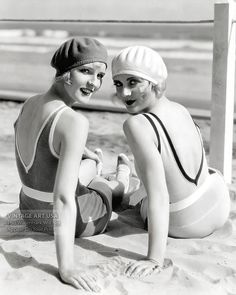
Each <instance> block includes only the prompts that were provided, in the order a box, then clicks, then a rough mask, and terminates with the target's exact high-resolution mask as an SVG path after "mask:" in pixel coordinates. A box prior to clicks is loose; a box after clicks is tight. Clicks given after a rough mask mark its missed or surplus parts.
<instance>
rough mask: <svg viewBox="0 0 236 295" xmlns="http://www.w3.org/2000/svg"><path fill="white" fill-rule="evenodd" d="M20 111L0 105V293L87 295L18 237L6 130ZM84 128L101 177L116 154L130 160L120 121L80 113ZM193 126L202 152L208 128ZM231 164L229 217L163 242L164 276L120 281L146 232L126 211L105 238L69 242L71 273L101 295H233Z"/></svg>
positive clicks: (41, 250)
mask: <svg viewBox="0 0 236 295" xmlns="http://www.w3.org/2000/svg"><path fill="white" fill-rule="evenodd" d="M20 106H21V104H17V103H12V102H1V103H0V254H1V255H0V293H1V294H3V295H18V294H22V295H23V294H24V295H28V294H35V295H36V294H40V295H41V294H45V293H48V292H50V294H57V295H59V294H67V295H72V294H88V293H87V292H83V291H78V290H76V289H74V288H73V287H71V286H68V285H66V284H63V283H62V282H61V281H60V280H59V277H58V272H57V261H56V252H55V246H54V240H53V238H52V237H50V236H48V235H44V234H41V233H33V232H30V231H28V230H26V228H25V226H24V223H23V222H22V220H21V219H20V214H19V210H18V193H19V191H20V181H19V177H18V174H17V170H16V165H15V159H14V136H13V123H14V121H15V119H16V117H17V115H18V113H19V109H20ZM84 113H85V115H86V116H87V117H88V118H89V121H90V130H91V132H90V135H89V138H88V147H89V148H91V149H95V148H96V147H100V148H102V149H103V151H104V159H105V161H104V162H105V163H104V172H105V173H113V172H114V171H115V166H116V157H117V154H118V153H120V152H124V153H127V154H128V155H129V157H130V159H131V160H132V159H133V158H132V155H131V153H130V150H129V148H128V147H127V143H126V140H125V138H124V136H123V132H122V128H121V126H122V123H123V121H124V120H125V119H126V118H127V117H128V115H127V114H124V113H123V114H119V113H109V112H96V111H86V112H85V111H84ZM196 121H197V123H198V124H199V125H200V128H201V131H202V134H203V139H204V145H205V148H206V152H207V153H208V152H209V132H210V121H209V120H196ZM235 183H236V162H235V160H234V162H233V182H232V184H231V185H230V191H231V200H232V207H231V214H230V218H229V220H228V221H227V223H226V224H225V225H224V226H223V227H222V228H221V229H220V230H218V231H217V232H215V233H214V234H212V235H210V236H208V237H206V238H203V239H173V238H168V245H167V251H166V260H165V266H166V267H165V269H164V270H163V271H162V272H161V273H160V274H157V275H153V276H149V277H146V278H144V279H131V278H127V277H126V276H124V275H123V270H124V269H125V267H126V265H127V264H128V263H129V262H130V261H132V260H135V259H139V258H142V257H144V255H146V252H147V232H146V231H145V230H144V229H143V223H142V220H141V218H140V216H139V213H138V212H137V211H136V210H134V209H126V210H124V211H121V212H114V213H113V214H112V219H111V221H110V223H109V226H108V229H107V231H106V232H105V233H104V234H102V235H98V236H94V237H90V238H81V239H76V241H75V260H76V265H78V267H79V268H81V269H83V270H85V271H89V272H91V273H94V274H95V275H97V277H98V279H99V284H100V286H101V287H102V291H101V292H100V294H104V295H106V294H107V295H108V294H109V295H110V294H112V295H118V294H122V295H139V294H140V295H141V294H142V295H143V294H145V295H154V294H155V295H156V294H158V295H162V294H163V295H164V294H168V295H172V294H173V295H177V294H181V295H185V294H186V295H187V294H188V295H189V294H191V295H195V294H207V295H209V294H214V295H216V294H220V295H223V294H227V295H233V294H236V228H235V226H236V206H235V204H236V194H235V191H236V189H235V187H236V184H235Z"/></svg>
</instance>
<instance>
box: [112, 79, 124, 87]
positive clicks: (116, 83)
mask: <svg viewBox="0 0 236 295" xmlns="http://www.w3.org/2000/svg"><path fill="white" fill-rule="evenodd" d="M113 84H114V85H115V86H116V87H121V86H122V83H121V82H120V81H116V80H115V81H114V83H113Z"/></svg>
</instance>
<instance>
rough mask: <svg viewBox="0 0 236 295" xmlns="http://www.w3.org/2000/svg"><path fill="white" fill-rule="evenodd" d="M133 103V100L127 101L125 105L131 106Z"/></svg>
mask: <svg viewBox="0 0 236 295" xmlns="http://www.w3.org/2000/svg"><path fill="white" fill-rule="evenodd" d="M133 103H135V100H133V99H130V100H127V101H126V102H125V104H126V105H128V106H131V105H132V104H133Z"/></svg>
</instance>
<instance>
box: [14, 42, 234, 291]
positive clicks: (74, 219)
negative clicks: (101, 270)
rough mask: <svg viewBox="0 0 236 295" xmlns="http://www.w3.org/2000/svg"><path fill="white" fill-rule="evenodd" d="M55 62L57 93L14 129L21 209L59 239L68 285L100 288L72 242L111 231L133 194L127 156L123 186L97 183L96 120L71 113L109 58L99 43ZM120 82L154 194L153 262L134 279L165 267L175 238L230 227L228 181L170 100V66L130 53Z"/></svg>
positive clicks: (148, 199) (37, 103) (115, 71)
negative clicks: (118, 203) (91, 137)
mask: <svg viewBox="0 0 236 295" xmlns="http://www.w3.org/2000/svg"><path fill="white" fill-rule="evenodd" d="M51 65H52V66H53V67H54V68H55V69H56V77H55V80H54V82H53V83H52V86H51V87H50V89H49V90H48V91H47V92H46V93H44V94H39V95H36V96H34V97H32V98H30V99H28V100H27V101H26V103H25V104H24V105H23V108H22V110H21V113H20V115H19V117H18V119H17V121H16V123H15V137H16V140H15V144H16V161H17V167H18V171H19V175H20V178H21V181H22V190H21V193H20V209H21V212H22V214H23V216H24V213H27V218H26V219H25V220H26V222H27V225H28V226H29V227H30V228H31V229H32V230H34V231H43V232H47V233H51V234H52V233H54V237H55V243H56V251H57V259H58V266H59V273H60V276H61V279H62V280H63V281H64V282H66V283H69V284H71V285H73V286H75V287H76V288H82V289H84V290H88V291H98V290H99V287H98V285H97V283H96V280H95V281H94V279H93V278H91V277H90V276H89V275H87V274H83V272H81V271H79V270H77V269H76V267H75V263H74V254H73V247H74V237H75V236H76V237H81V236H89V235H93V234H98V233H101V232H103V231H104V230H105V229H106V226H107V223H108V221H109V219H110V216H111V211H112V199H114V198H117V197H118V198H119V197H120V196H121V195H122V194H124V192H126V191H127V189H128V185H129V174H130V168H129V163H128V161H127V159H126V157H125V156H123V155H120V156H119V157H118V169H117V178H116V180H114V181H106V180H104V179H102V178H98V177H96V174H97V165H96V164H98V163H99V162H100V154H99V152H97V153H94V152H91V151H89V150H88V149H86V146H85V145H86V140H87V135H88V127H89V126H88V125H89V124H88V120H87V119H86V118H85V117H84V116H83V115H82V114H81V113H79V112H75V111H73V110H72V109H71V106H72V105H73V103H75V102H78V103H87V102H88V101H89V99H90V97H91V96H92V94H93V93H94V92H96V91H97V90H98V89H99V88H100V86H101V84H102V78H103V76H104V75H105V72H106V68H107V51H106V49H105V48H104V46H103V45H102V44H101V43H99V42H98V41H97V40H95V39H91V38H80V39H71V40H68V41H67V42H65V43H64V44H62V45H61V46H60V48H59V49H58V50H57V51H56V52H55V54H54V56H53V58H52V61H51ZM112 76H113V80H114V84H115V86H116V91H117V95H118V97H119V98H120V99H121V100H122V101H123V103H124V104H125V106H126V108H127V110H128V112H129V113H130V114H132V116H131V117H130V118H129V119H128V120H127V121H126V122H125V123H124V132H125V135H126V137H127V141H128V143H129V146H130V148H131V150H132V152H133V154H134V158H135V164H136V170H137V173H138V175H139V177H140V179H141V181H142V184H143V186H144V188H145V191H146V195H147V196H144V197H145V198H144V199H143V201H142V204H141V209H140V212H141V215H142V217H143V220H144V222H145V223H146V224H147V227H148V234H149V244H148V253H147V257H146V259H144V260H141V261H137V262H135V263H133V264H131V265H130V266H129V267H128V268H127V270H126V273H127V275H130V276H145V275H148V274H151V273H153V272H156V271H157V272H158V271H160V270H161V269H162V266H163V261H164V257H165V251H166V244H167V237H168V234H169V235H170V236H173V237H181V238H197V237H199V238H200V237H204V236H206V235H209V234H210V233H212V232H213V231H214V230H215V229H217V228H218V227H220V226H222V225H223V223H224V222H225V221H226V219H227V217H228V214H229V206H230V202H229V195H228V191H227V187H226V185H225V183H224V181H223V179H222V176H221V175H220V174H219V173H218V172H217V171H214V170H213V169H210V168H209V167H208V165H207V162H206V158H205V153H204V148H203V144H202V139H201V135H200V132H199V129H198V127H197V126H196V125H195V123H194V122H193V120H192V118H191V116H190V115H189V113H188V111H187V110H186V109H185V108H184V107H183V106H181V105H179V104H177V103H174V102H172V101H170V100H169V99H167V98H166V96H165V88H166V79H167V69H166V66H165V64H164V62H163V60H162V58H161V57H160V56H159V54H158V53H156V52H155V51H153V50H151V49H149V48H147V47H143V46H135V47H129V48H126V49H124V50H122V51H121V52H120V53H119V54H118V55H117V56H116V57H115V58H114V59H113V62H112ZM35 213H36V214H35ZM45 216H46V218H45ZM48 216H52V218H48ZM29 217H30V218H29Z"/></svg>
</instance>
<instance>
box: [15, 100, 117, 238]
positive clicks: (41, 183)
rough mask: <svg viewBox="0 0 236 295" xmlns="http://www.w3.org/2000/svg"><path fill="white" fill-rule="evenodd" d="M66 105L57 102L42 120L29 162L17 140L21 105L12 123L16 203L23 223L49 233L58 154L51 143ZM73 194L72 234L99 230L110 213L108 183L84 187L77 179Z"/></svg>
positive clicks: (51, 226)
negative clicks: (17, 187)
mask: <svg viewBox="0 0 236 295" xmlns="http://www.w3.org/2000/svg"><path fill="white" fill-rule="evenodd" d="M67 108H68V107H67V106H65V105H62V106H60V107H59V108H57V109H56V110H55V111H53V112H52V113H51V114H50V115H49V116H48V117H47V119H46V120H45V121H44V123H43V124H42V126H41V128H40V130H39V133H38V136H37V139H36V142H35V146H34V152H33V155H32V159H31V161H30V163H29V164H26V163H24V161H23V159H22V157H21V153H20V150H19V146H18V141H17V125H18V121H19V118H20V116H21V114H22V111H23V109H22V111H21V113H20V115H19V117H18V119H17V120H16V122H15V124H14V128H15V155H16V163H17V169H18V173H19V176H20V179H21V182H22V189H21V192H20V205H19V206H20V210H21V213H22V216H23V218H24V220H25V222H26V224H27V226H28V227H29V228H30V229H31V230H33V231H39V232H46V233H49V234H53V223H55V222H58V220H57V216H56V215H55V213H53V187H54V182H55V177H56V172H57V166H58V160H59V155H57V153H56V152H55V150H54V148H53V144H52V143H53V134H54V130H55V126H56V124H57V121H58V119H59V118H60V116H61V114H62V113H63V112H64V111H65V110H66V109H67ZM75 198H76V206H77V220H76V237H79V236H80V237H81V236H91V235H95V234H98V233H101V232H103V231H104V230H105V229H106V226H107V223H108V221H109V220H110V217H111V213H112V204H111V202H112V201H111V200H112V199H111V198H112V195H111V191H110V189H109V188H108V186H106V185H105V184H103V183H96V185H91V186H89V187H85V186H83V185H81V184H80V183H79V181H78V185H77V188H76V194H75Z"/></svg>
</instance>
